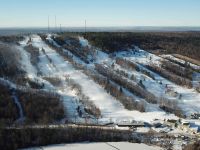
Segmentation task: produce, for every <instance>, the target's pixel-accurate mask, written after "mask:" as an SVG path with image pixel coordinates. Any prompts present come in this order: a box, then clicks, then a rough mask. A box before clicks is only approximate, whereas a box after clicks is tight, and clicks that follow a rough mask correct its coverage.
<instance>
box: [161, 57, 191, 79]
mask: <svg viewBox="0 0 200 150" xmlns="http://www.w3.org/2000/svg"><path fill="white" fill-rule="evenodd" d="M161 67H162V68H164V69H166V70H168V71H169V72H171V73H174V74H176V75H178V76H181V77H183V78H187V79H189V80H192V76H193V73H194V72H193V70H192V69H191V68H190V65H189V64H185V67H182V66H179V65H177V64H174V63H172V62H169V61H165V60H163V61H162V65H161Z"/></svg>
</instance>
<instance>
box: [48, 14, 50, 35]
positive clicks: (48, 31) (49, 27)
mask: <svg viewBox="0 0 200 150" xmlns="http://www.w3.org/2000/svg"><path fill="white" fill-rule="evenodd" d="M49 29H50V27H49V16H48V33H49Z"/></svg>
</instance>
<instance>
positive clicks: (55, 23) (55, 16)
mask: <svg viewBox="0 0 200 150" xmlns="http://www.w3.org/2000/svg"><path fill="white" fill-rule="evenodd" d="M56 30H57V20H56V16H55V32H56Z"/></svg>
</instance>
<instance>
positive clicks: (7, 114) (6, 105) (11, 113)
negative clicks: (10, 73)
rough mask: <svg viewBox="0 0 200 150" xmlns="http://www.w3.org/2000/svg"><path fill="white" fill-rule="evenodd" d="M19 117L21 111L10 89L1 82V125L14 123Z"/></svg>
mask: <svg viewBox="0 0 200 150" xmlns="http://www.w3.org/2000/svg"><path fill="white" fill-rule="evenodd" d="M18 117H19V112H18V110H17V106H16V105H15V103H14V101H13V99H12V96H11V91H10V89H9V88H8V87H6V86H4V85H2V84H0V127H1V126H7V125H8V126H9V125H12V124H13V123H14V122H15V120H16V119H17V118H18Z"/></svg>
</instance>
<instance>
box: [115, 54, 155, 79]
mask: <svg viewBox="0 0 200 150" xmlns="http://www.w3.org/2000/svg"><path fill="white" fill-rule="evenodd" d="M116 64H118V65H120V66H122V67H123V68H126V69H132V70H136V71H138V72H141V73H143V74H145V75H147V76H148V77H150V78H152V79H153V80H155V77H154V75H153V74H152V73H151V72H150V71H148V70H147V69H144V68H142V67H139V65H138V64H137V63H134V62H131V61H129V60H126V59H123V58H119V57H118V58H116Z"/></svg>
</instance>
